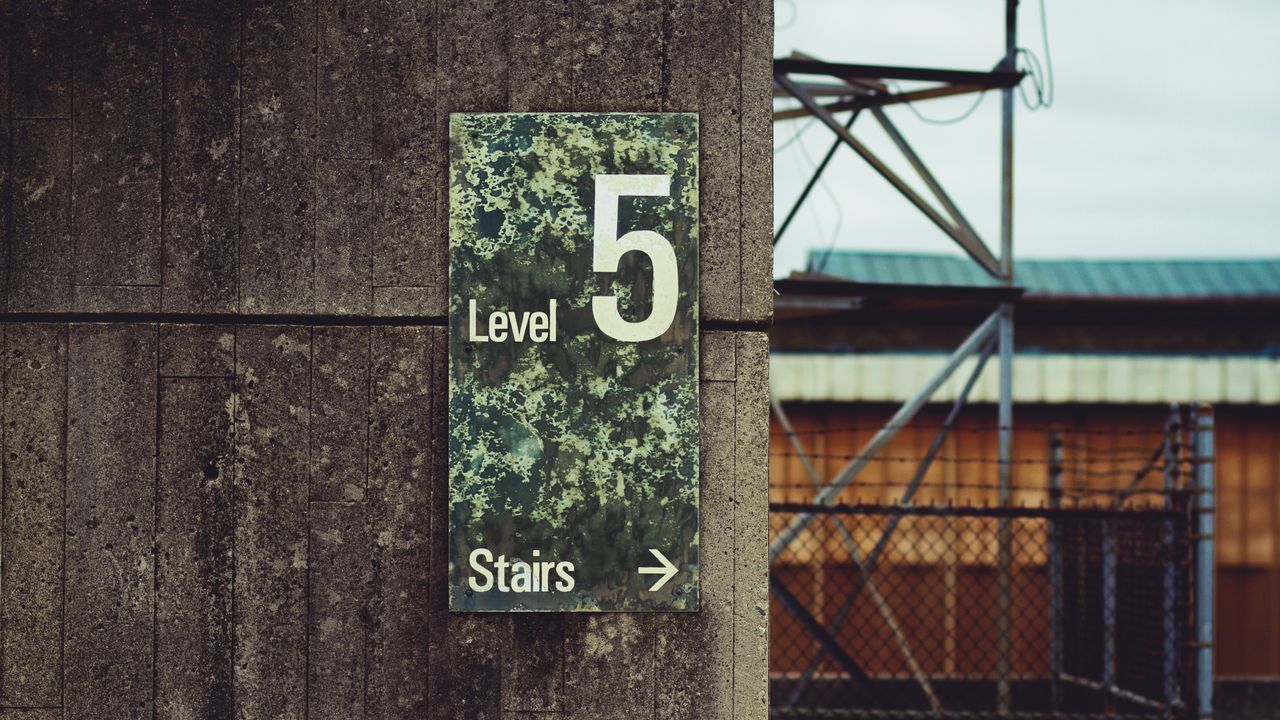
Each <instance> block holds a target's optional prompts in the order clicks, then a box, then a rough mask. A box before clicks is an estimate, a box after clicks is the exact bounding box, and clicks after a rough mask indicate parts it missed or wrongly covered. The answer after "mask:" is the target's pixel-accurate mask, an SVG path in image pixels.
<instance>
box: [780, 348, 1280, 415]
mask: <svg viewBox="0 0 1280 720" xmlns="http://www.w3.org/2000/svg"><path fill="white" fill-rule="evenodd" d="M946 357H947V356H946V355H945V354H943V353H886V354H874V355H870V354H861V355H860V354H827V353H772V354H771V355H770V356H769V368H770V369H769V373H770V375H769V386H770V390H771V391H772V392H773V394H774V395H776V396H777V397H778V399H779V400H784V401H811V402H902V401H904V400H907V399H908V398H910V397H911V396H913V395H914V394H915V393H916V392H917V391H919V389H920V388H922V387H924V385H925V382H926V381H927V380H928V379H929V378H930V377H932V376H933V374H934V373H936V372H937V371H938V369H939V368H941V367H942V365H943V363H944V362H945V360H946ZM976 363H977V359H976V358H972V357H971V358H969V359H968V360H966V361H965V362H964V363H963V364H962V365H961V366H960V368H959V369H958V370H956V372H955V374H953V375H952V376H951V378H950V379H948V380H947V382H946V383H944V384H943V385H942V387H941V388H939V389H938V392H937V393H936V394H935V395H934V396H933V400H934V401H936V402H945V401H949V400H954V399H955V397H956V395H957V394H958V393H959V392H960V389H961V388H962V387H963V386H964V383H965V381H966V380H968V378H969V375H971V374H972V373H973V368H974V366H975V364H976ZM999 395H1000V389H999V371H998V369H997V368H996V363H994V362H989V363H987V366H986V367H985V368H983V371H982V377H980V378H979V379H978V382H977V384H975V385H974V388H973V392H972V393H970V395H969V400H970V401H971V402H995V401H996V400H997V398H998V397H999ZM1013 399H1014V401H1015V402H1026V403H1075V402H1085V403H1115V404H1129V403H1166V402H1170V401H1171V400H1179V401H1187V402H1189V401H1198V402H1210V403H1228V404H1233V403H1234V404H1263V405H1276V404H1280V359H1276V358H1259V357H1245V356H1220V357H1191V356H1186V355H1083V354H1079V355H1077V354H1045V355H1032V354H1026V355H1022V354H1020V355H1018V359H1017V362H1016V363H1015V364H1014V370H1013Z"/></svg>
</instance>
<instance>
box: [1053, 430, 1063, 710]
mask: <svg viewBox="0 0 1280 720" xmlns="http://www.w3.org/2000/svg"><path fill="white" fill-rule="evenodd" d="M1062 475H1063V465H1062V433H1061V432H1059V431H1057V430H1053V431H1051V432H1050V433H1049V507H1050V509H1052V510H1054V513H1053V514H1052V515H1050V516H1049V617H1050V619H1049V632H1050V637H1049V694H1050V703H1051V706H1050V707H1051V709H1052V710H1053V712H1058V711H1059V710H1061V709H1062V671H1063V652H1062V645H1063V640H1064V639H1065V636H1064V631H1065V629H1066V628H1065V627H1063V622H1062V588H1063V584H1064V583H1063V579H1062V521H1061V520H1060V519H1059V517H1060V515H1061V510H1062Z"/></svg>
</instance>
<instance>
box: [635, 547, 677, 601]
mask: <svg viewBox="0 0 1280 720" xmlns="http://www.w3.org/2000/svg"><path fill="white" fill-rule="evenodd" d="M649 552H651V553H653V556H654V557H656V558H658V562H660V563H662V565H660V566H658V567H642V568H640V569H639V570H638V572H639V573H640V574H641V575H659V576H660V577H659V578H658V579H657V580H656V581H654V583H653V587H651V588H649V592H657V591H658V588H660V587H662V586H663V585H666V584H667V581H668V580H670V579H671V578H673V577H675V576H676V573H677V572H679V571H680V569H679V568H677V567H676V566H675V565H672V564H671V561H670V560H668V559H667V556H666V555H663V554H662V553H660V552H658V551H657V550H654V549H653V548H649Z"/></svg>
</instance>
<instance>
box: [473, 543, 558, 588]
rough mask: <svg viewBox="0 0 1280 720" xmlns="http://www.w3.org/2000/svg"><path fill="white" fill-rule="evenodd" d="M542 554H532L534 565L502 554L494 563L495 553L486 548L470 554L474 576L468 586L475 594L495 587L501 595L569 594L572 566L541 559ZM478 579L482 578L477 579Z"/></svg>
mask: <svg viewBox="0 0 1280 720" xmlns="http://www.w3.org/2000/svg"><path fill="white" fill-rule="evenodd" d="M541 555H542V553H541V552H539V551H538V550H534V551H533V562H525V561H524V560H519V559H513V560H508V559H507V556H506V555H499V556H498V557H497V559H496V560H495V559H494V557H493V553H492V552H491V551H489V550H487V549H485V548H476V549H475V550H472V551H471V556H470V562H471V570H472V572H473V573H474V575H473V576H472V577H470V578H468V579H467V584H468V585H469V586H470V587H471V589H472V590H473V591H474V592H489V591H490V590H493V589H494V588H495V587H496V588H497V590H498V592H504V593H507V592H510V593H544V592H569V591H571V590H573V588H574V585H575V581H574V578H573V570H574V567H573V563H571V562H568V561H560V562H556V561H554V560H539V559H538V558H539V557H541ZM552 572H554V573H555V575H556V576H557V580H556V581H555V588H554V589H553V588H552V583H551V577H552ZM477 576H478V577H479V578H483V579H482V580H481V579H477Z"/></svg>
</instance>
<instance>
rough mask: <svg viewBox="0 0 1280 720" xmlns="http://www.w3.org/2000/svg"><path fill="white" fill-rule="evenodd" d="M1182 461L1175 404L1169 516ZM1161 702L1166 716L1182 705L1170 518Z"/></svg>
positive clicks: (1167, 473) (1169, 431)
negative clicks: (1166, 709)
mask: <svg viewBox="0 0 1280 720" xmlns="http://www.w3.org/2000/svg"><path fill="white" fill-rule="evenodd" d="M1181 459H1182V417H1181V411H1180V408H1179V407H1178V404H1177V403H1172V404H1170V405H1169V419H1168V420H1167V421H1166V422H1165V426H1164V508H1165V510H1167V511H1169V512H1170V513H1172V512H1173V511H1174V509H1175V508H1176V507H1177V504H1176V503H1175V502H1174V494H1175V493H1176V492H1177V491H1178V485H1179V484H1180V483H1181V477H1180V473H1179V466H1178V463H1179V462H1180V461H1181ZM1162 539H1163V545H1164V553H1165V556H1164V607H1163V608H1162V609H1163V611H1164V701H1165V703H1166V704H1167V705H1168V706H1169V710H1170V715H1172V714H1174V713H1176V712H1177V708H1178V707H1179V706H1180V705H1181V704H1182V702H1181V691H1180V689H1179V687H1178V650H1179V648H1180V647H1181V644H1180V642H1179V637H1178V635H1179V631H1180V630H1181V623H1179V622H1178V602H1177V572H1178V568H1177V562H1178V556H1177V553H1176V552H1175V549H1176V546H1175V544H1174V534H1173V518H1172V517H1170V518H1168V519H1166V520H1165V521H1164V537H1163V538H1162Z"/></svg>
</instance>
